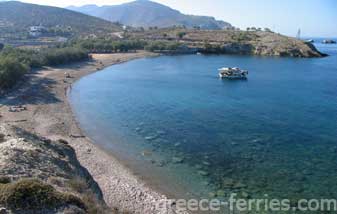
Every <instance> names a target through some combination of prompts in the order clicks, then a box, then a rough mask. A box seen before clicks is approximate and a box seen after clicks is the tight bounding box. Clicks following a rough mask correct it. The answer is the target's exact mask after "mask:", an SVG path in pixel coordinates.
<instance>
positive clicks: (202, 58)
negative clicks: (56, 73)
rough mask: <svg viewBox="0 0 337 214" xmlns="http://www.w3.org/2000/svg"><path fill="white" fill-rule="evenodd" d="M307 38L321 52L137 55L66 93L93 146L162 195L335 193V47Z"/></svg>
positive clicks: (310, 195)
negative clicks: (224, 71) (225, 70)
mask: <svg viewBox="0 0 337 214" xmlns="http://www.w3.org/2000/svg"><path fill="white" fill-rule="evenodd" d="M315 45H316V47H317V48H318V49H319V50H320V51H321V52H324V53H327V54H328V55H329V56H328V57H324V58H287V57H282V58H281V57H261V56H242V55H177V56H160V57H152V58H143V59H137V60H133V61H129V62H126V63H122V64H118V65H113V66H111V67H108V68H106V69H104V70H102V71H100V72H97V73H93V74H91V75H88V76H85V77H83V78H82V79H80V80H79V81H78V82H76V83H75V84H74V85H73V87H72V91H71V92H70V96H69V99H70V102H71V106H72V108H73V110H74V112H75V114H76V117H77V119H78V122H79V124H80V127H81V128H82V130H83V131H84V132H85V134H86V135H87V136H89V137H90V138H91V139H93V141H94V143H95V144H97V146H99V147H100V148H102V149H104V150H105V151H107V152H108V153H110V154H111V155H114V156H115V157H117V158H118V159H119V160H120V161H121V162H122V163H124V164H125V165H126V166H127V167H130V168H131V169H132V170H133V172H134V173H135V174H136V175H137V176H139V177H140V178H142V179H145V180H146V181H147V183H148V184H149V185H152V186H153V187H154V188H157V189H158V191H162V192H164V193H166V194H168V195H169V196H170V197H175V198H195V197H196V198H226V197H228V196H229V195H230V194H231V193H237V194H238V195H241V196H242V197H246V198H248V197H249V198H260V197H265V196H266V195H268V197H272V198H288V199H291V200H295V201H296V200H298V199H300V198H308V199H310V198H337V179H336V178H337V45H336V44H321V43H320V42H319V41H316V43H315ZM221 67H239V68H242V69H245V70H248V71H249V75H248V78H247V79H246V80H226V79H219V77H218V69H219V68H221Z"/></svg>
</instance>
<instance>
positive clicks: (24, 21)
mask: <svg viewBox="0 0 337 214" xmlns="http://www.w3.org/2000/svg"><path fill="white" fill-rule="evenodd" d="M36 25H42V26H43V27H45V28H46V30H47V31H49V32H50V33H51V34H57V35H69V34H71V35H78V34H91V33H94V34H99V33H100V32H104V33H107V32H114V31H121V30H122V28H121V26H120V25H118V24H116V23H112V22H109V21H105V20H103V19H100V18H96V17H92V16H88V15H84V14H82V13H78V12H74V11H70V10H66V9H62V8H57V7H49V6H41V5H34V4H26V3H22V2H18V1H5V2H0V34H1V35H7V34H8V35H9V36H11V35H12V36H19V35H21V37H24V36H27V34H28V29H29V27H31V26H36Z"/></svg>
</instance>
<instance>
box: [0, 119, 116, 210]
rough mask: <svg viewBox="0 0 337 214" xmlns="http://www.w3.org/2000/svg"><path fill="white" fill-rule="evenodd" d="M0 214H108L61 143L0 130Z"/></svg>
mask: <svg viewBox="0 0 337 214" xmlns="http://www.w3.org/2000/svg"><path fill="white" fill-rule="evenodd" d="M0 209H2V210H5V211H4V212H2V213H9V212H12V213H35V214H37V213H74V214H75V213H107V212H108V211H107V209H106V208H105V204H104V201H103V199H102V193H101V191H100V189H99V187H98V185H97V184H96V182H95V181H94V180H93V179H92V177H91V176H90V174H89V173H88V172H87V171H86V169H85V168H83V167H82V166H81V165H80V164H79V162H78V161H77V159H76V155H75V152H74V150H73V149H72V148H71V147H70V146H68V143H67V142H66V141H64V140H61V139H60V140H58V141H51V140H49V139H43V138H39V137H37V136H34V135H32V134H30V133H27V132H25V131H23V130H21V129H19V128H15V127H8V126H6V127H5V126H3V125H1V126H0ZM109 213H110V212H109Z"/></svg>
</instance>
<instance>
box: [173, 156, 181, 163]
mask: <svg viewBox="0 0 337 214" xmlns="http://www.w3.org/2000/svg"><path fill="white" fill-rule="evenodd" d="M172 162H173V163H175V164H178V163H182V162H184V158H182V157H173V158H172Z"/></svg>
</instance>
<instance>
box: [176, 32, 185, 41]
mask: <svg viewBox="0 0 337 214" xmlns="http://www.w3.org/2000/svg"><path fill="white" fill-rule="evenodd" d="M185 35H186V33H185V32H178V33H177V37H178V38H179V39H182V38H183V37H184V36H185Z"/></svg>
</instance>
